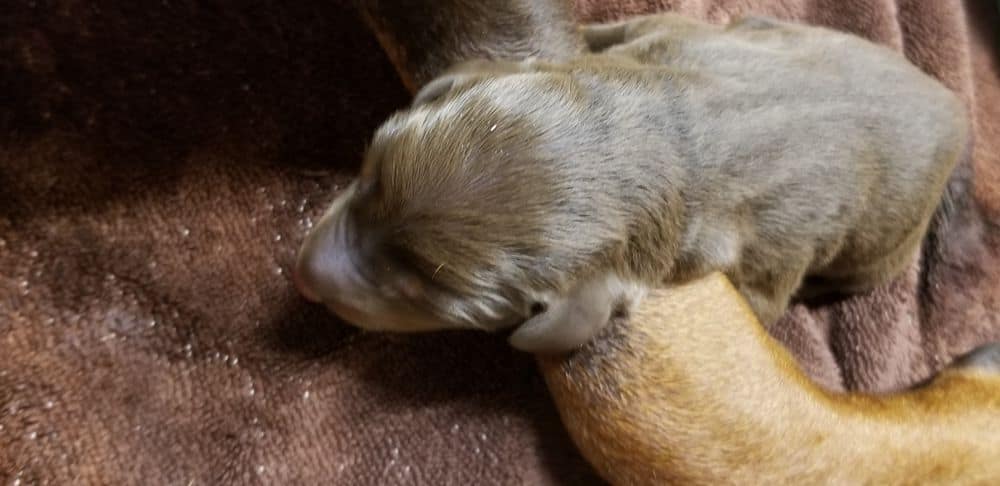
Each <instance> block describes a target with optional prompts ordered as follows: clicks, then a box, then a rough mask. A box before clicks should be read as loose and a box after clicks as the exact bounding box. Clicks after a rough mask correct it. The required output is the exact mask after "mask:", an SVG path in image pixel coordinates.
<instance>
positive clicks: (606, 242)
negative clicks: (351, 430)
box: [296, 14, 968, 352]
mask: <svg viewBox="0 0 1000 486" xmlns="http://www.w3.org/2000/svg"><path fill="white" fill-rule="evenodd" d="M582 30H583V36H584V38H585V40H586V42H587V43H588V44H589V46H590V49H591V51H592V52H591V53H589V54H585V55H581V56H579V57H578V58H575V59H573V60H571V61H567V62H548V61H544V60H537V59H528V60H525V61H523V62H486V61H480V62H473V63H466V64H464V65H461V66H457V67H455V69H453V70H452V71H450V72H448V73H445V74H444V75H442V76H441V77H439V78H437V79H435V80H434V81H431V82H430V83H428V84H427V85H426V86H425V87H424V88H423V89H422V90H421V91H420V93H418V94H417V96H416V98H415V100H414V103H413V105H412V106H411V107H410V108H409V109H407V110H403V111H401V112H399V113H397V114H396V115H394V116H392V117H391V118H390V119H389V120H388V121H387V122H386V123H385V124H384V125H383V126H382V127H381V128H379V129H378V131H377V132H376V133H375V136H374V138H373V140H372V142H371V147H370V149H369V150H368V152H367V154H366V157H365V160H364V163H363V166H362V169H361V174H360V176H359V178H358V179H357V181H356V182H354V183H353V184H352V185H351V186H350V187H349V188H348V189H347V190H346V191H345V192H344V193H342V194H341V195H340V196H339V197H338V198H337V200H336V201H335V202H334V203H333V205H332V207H331V208H330V209H329V211H328V212H327V213H326V215H325V216H324V217H323V218H322V220H321V221H320V223H319V224H318V225H317V227H316V228H315V229H314V230H313V232H312V233H311V234H310V235H309V236H308V237H307V239H306V241H305V243H304V244H303V247H302V249H301V252H300V256H299V262H298V267H297V273H296V274H297V277H296V278H297V279H298V282H299V286H300V288H301V289H302V290H303V293H304V294H305V295H307V296H308V297H310V298H311V299H313V300H316V301H322V302H324V303H326V304H327V305H328V306H329V307H330V308H331V309H332V310H333V311H334V312H336V313H338V314H340V315H341V316H342V317H344V318H345V319H347V320H348V321H350V322H352V323H353V324H355V325H357V326H360V327H363V328H367V329H379V330H391V331H403V332H406V331H429V330H437V329H455V328H476V329H486V330H500V329H510V328H516V330H515V331H514V333H513V334H512V336H511V338H510V339H511V343H512V344H513V345H514V346H515V347H517V348H519V349H522V350H526V351H531V352H561V351H566V350H569V349H572V348H574V347H576V346H579V345H580V344H582V343H585V342H586V341H587V340H588V339H590V337H591V336H593V335H594V333H595V332H596V331H597V330H598V329H599V328H600V327H601V326H603V325H604V324H605V323H606V322H608V320H609V317H610V316H612V314H615V313H627V312H629V311H630V309H632V308H633V307H634V305H635V303H636V302H637V301H638V300H639V299H641V298H642V296H643V294H644V291H645V289H647V288H649V287H651V286H661V285H663V284H665V283H666V284H669V283H678V282H683V281H687V280H690V279H692V278H696V277H700V276H703V275H706V274H708V273H710V272H712V271H721V272H723V273H724V274H725V275H726V276H727V277H728V278H729V279H730V280H731V281H732V282H733V283H734V284H735V285H736V287H737V289H738V290H739V291H740V293H741V294H742V295H743V296H744V297H745V298H746V299H747V301H748V302H749V304H750V306H751V308H752V309H753V310H754V312H755V313H756V314H757V315H758V317H759V318H760V320H761V321H762V322H763V323H764V324H765V325H769V324H771V323H773V322H774V321H775V320H777V319H778V318H779V317H780V316H781V314H782V313H783V312H784V310H785V309H786V307H787V305H788V303H789V301H790V299H791V298H792V297H793V296H812V295H818V294H824V293H827V292H832V291H837V292H863V291H865V290H868V289H870V288H872V287H874V286H877V285H880V284H883V283H886V282H887V281H889V280H891V279H892V278H894V277H895V276H896V275H898V273H899V272H900V271H901V270H902V269H903V268H905V266H906V265H907V264H908V263H909V262H911V261H912V258H914V256H915V255H916V252H917V251H918V248H919V246H920V242H921V239H922V238H923V235H924V233H925V232H926V230H927V227H928V224H929V221H930V220H931V218H932V216H933V215H934V213H935V209H936V208H937V207H938V204H939V202H940V201H941V196H942V193H943V191H944V189H945V185H946V183H947V180H948V176H949V174H950V173H951V171H952V169H953V167H954V166H955V164H956V162H957V161H958V159H959V158H960V156H961V154H962V152H963V150H964V149H965V146H966V138H967V136H968V127H967V126H966V125H967V121H966V115H965V112H964V107H963V105H962V103H961V102H960V101H959V100H958V99H957V97H956V96H954V95H953V94H952V93H951V92H950V91H949V90H948V89H947V88H945V87H944V86H943V85H941V84H940V83H938V82H937V81H936V80H934V79H933V78H931V77H929V76H927V75H925V74H924V73H922V72H921V71H920V70H919V69H918V68H916V67H914V66H913V65H911V64H910V63H909V62H907V61H906V59H905V58H903V57H902V56H901V55H899V54H897V53H895V52H892V51H890V50H888V49H885V48H883V47H880V46H877V45H875V44H873V43H870V42H868V41H866V40H863V39H860V38H857V37H853V36H850V35H846V34H842V33H837V32H834V31H831V30H827V29H824V28H818V27H809V26H804V25H798V24H792V23H787V22H782V21H777V20H772V19H768V18H762V17H748V18H743V19H740V20H737V21H735V22H733V23H732V24H730V25H726V26H720V25H711V24H706V23H703V22H699V21H695V20H692V19H688V18H684V17H680V16H677V15H674V14H660V15H652V16H644V17H638V18H635V19H631V20H627V21H624V22H617V23H612V24H599V25H591V26H585V27H583V29H582ZM807 277H808V280H807V279H806V278H807ZM804 282H807V283H805V284H804Z"/></svg>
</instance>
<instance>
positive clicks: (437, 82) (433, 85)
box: [410, 75, 461, 106]
mask: <svg viewBox="0 0 1000 486" xmlns="http://www.w3.org/2000/svg"><path fill="white" fill-rule="evenodd" d="M460 77H461V76H458V75H445V76H442V77H440V78H437V79H434V80H432V81H431V82H429V83H427V84H426V85H424V87H423V88H420V91H417V95H416V96H414V97H413V103H411V104H410V106H420V105H423V104H425V103H430V102H432V101H434V100H436V99H438V98H440V97H442V96H444V95H445V94H447V93H448V92H449V91H451V88H452V87H453V86H455V83H456V82H457V81H458V79H459V78H460Z"/></svg>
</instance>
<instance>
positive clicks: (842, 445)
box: [539, 274, 1000, 486]
mask: <svg viewBox="0 0 1000 486" xmlns="http://www.w3.org/2000/svg"><path fill="white" fill-rule="evenodd" d="M539 361H540V364H541V368H542V371H543V373H544V375H545V379H546V382H547V383H548V385H549V390H551V392H552V396H553V398H554V400H555V402H556V405H557V407H558V409H559V413H560V414H561V416H562V419H563V422H564V423H565V424H566V429H567V430H568V431H569V432H570V435H571V436H572V437H573V440H574V441H575V442H576V444H577V446H578V447H579V448H580V450H581V452H582V453H583V455H584V456H585V457H586V458H587V459H588V460H589V461H590V463H591V464H593V466H594V468H595V469H596V470H597V471H598V472H599V473H600V474H601V475H602V476H603V477H604V478H605V479H607V480H608V481H610V482H611V483H612V484H620V485H656V486H659V485H665V484H690V485H701V484H704V485H729V484H734V485H737V484H739V485H743V484H851V485H853V484H872V485H875V484H878V485H904V484H908V485H912V484H947V485H990V484H997V482H998V480H1000V460H998V458H1000V434H998V433H997V431H998V430H1000V346H997V345H994V346H987V347H983V348H980V349H979V350H977V351H975V352H973V353H970V354H969V355H967V356H966V357H965V358H964V359H962V360H959V361H958V362H957V363H956V364H954V365H952V366H951V367H950V368H948V369H946V370H945V371H943V372H942V373H941V374H940V375H938V376H937V377H935V378H934V380H933V381H931V382H929V383H927V384H924V385H923V386H920V387H918V388H916V389H914V390H912V391H907V392H902V393H896V394H890V395H881V396H873V395H862V394H849V393H848V394H834V393H828V392H826V391H824V390H822V389H820V388H818V387H817V386H816V385H814V384H813V383H812V382H811V381H809V378H808V377H806V376H805V375H804V374H803V373H802V371H801V370H800V369H799V367H798V365H797V364H796V362H795V360H794V358H792V356H791V355H789V354H788V352H787V351H786V350H785V349H784V348H783V347H782V346H781V344H780V343H778V342H777V341H775V340H774V339H773V338H772V337H771V336H770V335H769V334H768V333H767V331H765V330H764V328H763V327H761V325H760V324H759V323H758V322H757V321H756V319H754V316H753V314H752V313H751V312H750V310H749V308H748V307H747V306H746V304H745V302H744V301H743V299H742V298H741V297H740V295H739V294H738V293H737V292H736V291H735V289H734V288H733V286H732V285H730V283H729V282H728V281H727V279H726V278H725V277H723V276H722V275H720V274H711V275H709V276H708V277H704V278H700V279H696V280H694V281H691V282H689V283H687V284H683V285H679V286H676V287H673V288H670V289H656V290H653V291H651V292H650V294H649V295H648V297H647V298H646V299H645V300H644V301H643V302H642V303H641V304H640V305H639V306H638V308H637V309H636V311H635V313H634V314H633V315H632V316H630V318H629V319H628V320H621V321H619V322H616V323H614V324H613V325H612V326H610V327H609V328H608V329H606V331H605V332H603V333H602V334H601V335H600V336H598V338H597V339H595V340H594V341H593V342H592V343H591V344H589V345H587V346H586V347H584V348H583V349H582V350H580V351H579V352H577V353H574V354H572V355H569V356H568V357H565V358H563V357H558V358H557V357H541V358H539Z"/></svg>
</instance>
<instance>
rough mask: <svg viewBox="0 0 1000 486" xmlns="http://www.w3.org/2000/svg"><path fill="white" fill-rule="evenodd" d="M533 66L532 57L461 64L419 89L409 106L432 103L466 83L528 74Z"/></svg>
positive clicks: (533, 60) (474, 61)
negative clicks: (521, 59)
mask: <svg viewBox="0 0 1000 486" xmlns="http://www.w3.org/2000/svg"><path fill="white" fill-rule="evenodd" d="M535 64H536V60H535V58H533V57H529V58H527V59H524V60H523V61H516V62H515V61H491V60H486V59H475V60H470V61H464V62H461V63H459V64H456V65H455V66H453V67H452V68H450V69H448V70H447V71H446V72H445V73H444V74H442V75H440V76H438V77H437V78H435V79H433V80H431V82H429V83H427V84H426V85H424V87H423V88H420V90H419V91H417V94H416V95H415V96H414V97H413V103H411V104H410V106H411V107H415V106H420V105H423V104H425V103H430V102H433V101H435V100H437V99H439V98H441V97H442V96H444V95H446V94H448V92H449V91H451V90H452V89H453V88H455V86H457V85H459V84H461V83H464V82H466V81H469V80H473V79H478V78H484V77H499V76H504V75H508V74H517V73H524V72H529V71H531V70H533V69H534V68H535Z"/></svg>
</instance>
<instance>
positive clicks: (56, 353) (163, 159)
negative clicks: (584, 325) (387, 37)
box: [0, 0, 1000, 484]
mask: <svg viewBox="0 0 1000 486" xmlns="http://www.w3.org/2000/svg"><path fill="white" fill-rule="evenodd" d="M140 3H141V4H142V5H139V4H140ZM347 3H348V2H346V1H341V2H274V1H264V2H254V3H252V4H250V3H247V4H246V5H245V6H239V7H234V6H232V5H230V4H229V3H227V2H218V3H216V2H205V3H201V2H199V3H196V2H190V1H177V0H174V1H169V2H168V1H164V2H160V3H156V4H152V3H147V2H129V1H118V2H111V1H106V2H75V1H68V0H63V1H53V2H44V1H37V2H36V1H15V2H8V3H7V4H6V5H5V7H4V12H3V13H2V14H0V480H2V481H4V482H6V483H8V484H10V483H16V482H19V484H33V483H42V484H44V483H51V484H66V483H71V482H72V483H76V484H82V483H104V484H119V483H132V484H135V483H142V484H147V483H162V484H220V483H241V484H242V483H249V484H255V483H257V484H302V483H320V482H322V483H326V484H329V483H335V484H471V483H486V484H588V483H591V484H592V483H599V481H598V480H597V478H596V477H595V476H594V475H593V473H592V472H591V470H590V469H589V467H588V466H587V465H586V464H585V463H584V461H583V460H582V459H580V457H579V455H578V454H577V453H576V452H575V451H574V450H573V447H572V445H571V444H570V442H569V441H568V439H567V436H566V434H565V432H563V430H562V428H561V425H560V424H559V420H558V416H557V413H556V411H555V410H554V409H553V406H552V405H551V404H550V402H549V399H548V397H547V394H546V390H545V387H544V384H543V383H542V381H541V379H540V377H539V376H538V375H537V372H536V370H535V368H534V364H533V361H532V359H531V358H530V357H529V356H525V355H519V354H515V353H514V352H512V351H511V350H510V349H509V348H508V347H507V346H506V344H505V343H504V342H503V341H502V339H500V338H499V337H495V336H486V335H481V334H475V333H453V334H434V335H422V336H382V335H373V334H365V333H359V332H357V331H355V330H353V329H351V328H348V327H347V326H345V325H343V324H342V323H340V322H339V321H338V320H337V319H336V318H333V317H331V316H329V315H328V314H327V313H326V312H325V311H324V310H322V309H320V308H318V307H317V306H313V305H308V304H307V303H305V302H304V301H303V300H302V299H300V298H299V297H298V296H297V295H296V294H295V292H294V291H293V289H292V286H291V283H290V281H289V266H290V264H291V262H292V258H293V255H294V252H295V250H296V249H297V245H298V243H299V241H300V239H301V238H302V236H303V233H304V232H305V231H306V230H307V229H308V228H309V227H310V226H311V224H312V223H311V222H312V221H313V220H314V219H315V218H316V217H317V216H318V214H319V213H320V212H321V211H322V209H323V207H324V206H325V205H326V204H327V203H328V202H329V201H330V200H331V199H332V197H333V196H334V194H335V193H336V188H337V187H338V186H343V185H344V183H345V182H346V181H347V180H348V179H349V178H350V177H351V175H352V174H353V173H354V171H355V170H356V168H357V165H358V162H359V160H360V155H361V152H362V150H363V148H364V144H365V141H366V139H367V137H368V136H369V134H370V133H371V132H372V130H373V129H374V128H375V127H376V125H377V124H378V123H379V122H380V121H381V120H382V119H383V118H384V117H386V116H387V115H388V114H389V113H390V112H391V111H392V110H394V109H396V108H398V107H400V106H402V105H403V104H404V103H405V102H406V95H405V92H404V90H403V88H402V86H401V85H400V83H399V80H398V77H397V76H396V74H395V73H394V72H393V70H392V67H391V66H390V64H389V63H388V61H387V60H386V58H385V56H384V55H383V53H382V51H381V50H380V48H379V46H378V44H377V43H376V42H375V39H374V38H373V36H372V35H371V34H370V33H369V32H368V31H366V30H365V29H364V27H363V26H362V24H361V23H360V22H359V21H358V20H357V19H356V17H355V15H354V13H353V12H352V11H351V10H350V9H349V8H348V7H347V6H346V5H347ZM661 8H664V9H674V10H678V11H681V12H685V13H688V14H691V15H693V16H696V17H700V18H703V19H707V20H711V21H720V22H721V21H725V20H726V19H728V18H729V17H731V16H732V15H735V14H738V13H740V12H748V11H753V12H758V13H765V14H770V15H775V16H778V17H783V18H794V19H802V20H804V21H806V22H810V23H816V24H823V25H828V26H832V27H835V28H839V29H843V30H847V31H851V32H856V33H858V34H860V35H863V36H867V37H869V38H872V39H875V40H878V41H880V42H884V43H886V44H888V45H891V46H894V47H896V48H898V49H902V50H903V51H904V52H906V53H907V55H908V56H909V57H910V59H912V60H913V61H914V62H915V63H917V64H918V65H920V66H921V67H922V68H924V69H925V70H926V71H928V72H930V73H932V74H934V75H935V76H938V77H939V78H941V79H943V80H944V81H945V82H946V83H947V84H948V85H949V86H951V87H952V88H954V89H956V90H957V91H959V92H961V93H962V95H963V96H964V97H965V99H966V100H968V102H969V103H970V106H971V107H972V109H971V112H972V114H973V116H974V118H975V127H976V144H975V147H974V150H973V157H972V160H971V161H970V163H969V164H968V165H967V166H966V167H965V169H964V171H965V172H962V173H960V174H959V176H960V177H959V182H961V180H963V178H964V180H967V181H968V187H967V188H966V189H965V190H964V193H963V194H962V195H961V197H960V198H959V200H958V202H957V203H956V205H955V213H954V214H955V217H954V218H953V220H952V221H951V222H950V224H949V226H948V227H947V229H946V230H945V231H944V232H943V233H942V236H941V238H940V242H939V244H938V245H937V246H938V247H939V250H938V251H935V252H931V253H933V255H932V258H930V259H929V261H930V262H931V264H930V265H923V266H922V267H919V268H918V267H917V266H915V267H914V269H913V272H911V274H910V275H909V276H908V277H907V278H904V279H902V280H901V281H900V282H899V283H898V284H896V285H894V286H892V287H891V288H889V289H884V290H882V291H879V292H876V293H875V294H873V295H871V296H867V297H862V298H856V299H852V300H849V301H846V302H840V303H834V304H831V305H829V306H827V307H824V308H820V309H805V308H802V307H797V308H795V309H793V310H792V311H791V312H790V314H789V318H788V319H786V320H784V321H783V322H782V323H781V325H780V326H779V328H778V330H777V332H776V335H777V336H778V337H779V338H780V339H782V341H783V342H785V343H786V344H787V345H788V346H789V347H790V348H791V349H792V350H793V352H794V353H795V355H796V356H797V357H798V358H799V359H800V360H801V361H802V363H803V364H804V366H805V368H806V369H807V371H808V372H809V373H810V374H811V375H812V376H813V377H814V378H815V379H816V380H817V381H819V382H820V383H822V384H823V385H825V386H827V387H829V388H833V389H860V390H869V391H888V390H893V389H898V388H900V387H904V386H907V385H908V384H910V383H913V382H915V381H917V380H919V379H921V378H923V377H926V376H928V375H929V374H930V373H932V372H933V371H935V370H936V369H938V368H940V367H941V366H942V365H943V364H944V363H946V362H947V361H948V360H950V359H951V358H952V357H953V356H955V355H956V354H959V353H962V352H964V351H966V350H968V349H970V348H972V347H973V346H975V345H977V344H981V343H985V342H987V341H991V340H1000V316H998V307H1000V261H998V260H1000V229H998V227H997V224H996V223H997V222H998V221H1000V155H998V154H1000V50H998V47H997V36H998V29H997V25H998V22H1000V19H998V17H1000V16H998V15H997V12H996V9H995V3H994V2H990V1H983V0H967V1H966V2H965V4H964V5H963V4H962V3H960V2H958V1H935V2H928V1H922V0H898V1H892V0H850V1H843V0H743V1H740V0H689V1H681V0H677V1H668V0H663V1H641V0H604V1H598V0H579V1H578V13H579V14H580V16H581V18H584V19H587V20H597V19H606V18H612V17H620V16H624V15H628V14H634V13H640V12H648V11H652V10H656V9H661ZM831 136H836V134H831ZM963 174H964V175H963ZM959 185H960V184H959Z"/></svg>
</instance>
